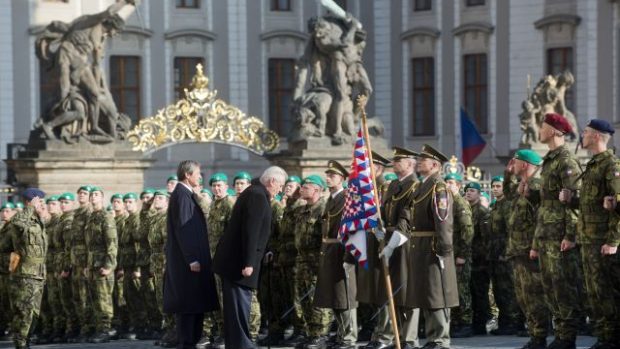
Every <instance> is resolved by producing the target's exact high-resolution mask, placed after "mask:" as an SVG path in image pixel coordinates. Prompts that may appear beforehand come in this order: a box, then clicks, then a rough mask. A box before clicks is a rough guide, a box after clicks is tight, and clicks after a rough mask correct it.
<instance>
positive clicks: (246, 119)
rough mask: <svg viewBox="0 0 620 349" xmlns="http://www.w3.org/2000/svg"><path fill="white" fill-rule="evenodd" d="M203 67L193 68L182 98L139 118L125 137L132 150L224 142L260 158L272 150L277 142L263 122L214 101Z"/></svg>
mask: <svg viewBox="0 0 620 349" xmlns="http://www.w3.org/2000/svg"><path fill="white" fill-rule="evenodd" d="M208 85H209V79H208V78H207V77H206V76H204V74H203V68H202V64H198V65H196V75H194V77H193V79H192V84H191V86H190V87H191V90H189V91H188V89H185V98H184V99H181V100H180V101H178V102H177V103H176V104H173V105H169V106H167V107H166V108H164V109H161V110H160V111H158V112H157V114H156V115H155V116H152V117H149V118H146V119H142V120H141V121H140V122H139V123H138V124H137V125H136V126H135V127H134V128H133V129H132V130H131V131H130V132H129V133H128V134H127V140H128V141H129V142H131V143H132V145H133V149H134V150H138V151H142V152H145V153H152V152H154V151H156V150H158V149H161V148H164V147H166V146H169V145H174V144H178V143H195V142H198V143H206V142H215V143H224V144H230V145H235V146H238V147H241V148H244V149H247V150H249V151H251V152H253V153H255V154H258V155H263V154H264V153H265V152H271V151H274V150H275V149H276V148H277V147H278V145H279V143H280V139H279V137H278V135H277V134H276V133H275V132H273V131H272V130H270V129H268V128H267V127H265V125H264V124H263V122H262V121H261V120H260V119H258V118H257V117H254V116H246V115H245V113H243V112H242V111H241V110H239V109H238V108H237V107H235V106H232V105H229V104H228V103H226V102H224V101H223V100H221V99H216V96H217V90H213V91H212V90H210V89H209V88H208Z"/></svg>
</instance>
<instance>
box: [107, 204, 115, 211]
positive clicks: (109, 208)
mask: <svg viewBox="0 0 620 349" xmlns="http://www.w3.org/2000/svg"><path fill="white" fill-rule="evenodd" d="M105 209H106V211H114V208H113V207H112V205H108V206H106V208H105Z"/></svg>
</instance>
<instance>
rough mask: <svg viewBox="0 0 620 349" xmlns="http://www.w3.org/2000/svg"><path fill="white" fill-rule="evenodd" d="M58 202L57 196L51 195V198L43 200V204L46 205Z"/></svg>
mask: <svg viewBox="0 0 620 349" xmlns="http://www.w3.org/2000/svg"><path fill="white" fill-rule="evenodd" d="M58 200H59V199H58V195H52V196H50V197H49V198H47V200H45V203H46V204H49V203H50V202H52V201H58Z"/></svg>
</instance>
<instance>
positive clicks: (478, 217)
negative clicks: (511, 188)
mask: <svg viewBox="0 0 620 349" xmlns="http://www.w3.org/2000/svg"><path fill="white" fill-rule="evenodd" d="M481 190H482V187H481V186H480V183H478V182H470V183H467V185H466V186H465V199H466V200H467V201H468V202H469V205H470V206H471V213H472V223H473V225H474V237H473V239H472V244H471V245H472V268H471V283H470V287H471V298H472V310H473V319H472V332H473V334H476V335H479V334H487V329H486V324H487V321H489V320H491V317H492V316H491V306H490V304H489V287H490V282H491V279H490V276H489V262H488V260H487V249H488V238H489V235H490V228H491V227H490V222H489V221H490V218H491V212H490V211H489V209H488V208H486V207H484V206H482V204H481V203H480V196H481V194H480V191H481Z"/></svg>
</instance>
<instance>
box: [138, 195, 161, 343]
mask: <svg viewBox="0 0 620 349" xmlns="http://www.w3.org/2000/svg"><path fill="white" fill-rule="evenodd" d="M156 215H157V212H156V211H155V210H153V209H151V208H150V206H149V207H145V206H143V207H142V210H141V211H140V227H139V229H137V230H134V231H133V232H132V233H133V234H134V236H133V239H134V240H135V241H136V243H137V245H138V254H137V255H136V267H137V268H138V269H140V300H141V301H140V305H141V309H140V314H141V315H140V316H139V318H140V319H142V321H141V325H142V326H140V327H142V330H143V331H144V332H145V335H146V337H150V334H149V333H147V332H151V331H159V330H161V327H162V322H163V318H162V316H161V310H159V309H157V296H156V294H155V284H154V280H153V278H152V276H151V272H150V262H151V248H150V246H149V242H148V235H149V230H150V229H151V225H152V223H153V219H154V218H155V217H156ZM145 339H146V338H145Z"/></svg>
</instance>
